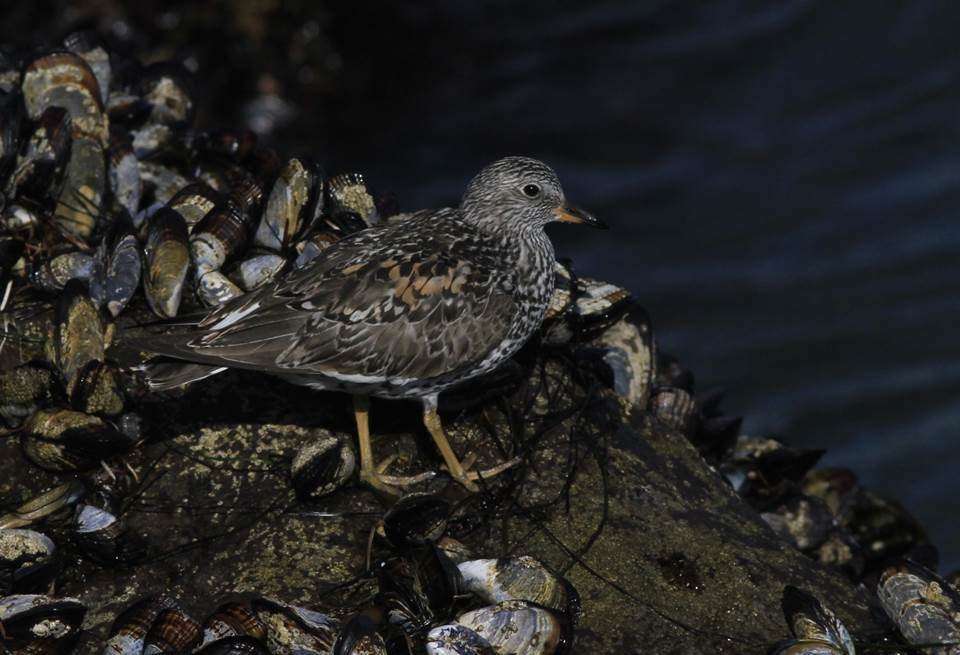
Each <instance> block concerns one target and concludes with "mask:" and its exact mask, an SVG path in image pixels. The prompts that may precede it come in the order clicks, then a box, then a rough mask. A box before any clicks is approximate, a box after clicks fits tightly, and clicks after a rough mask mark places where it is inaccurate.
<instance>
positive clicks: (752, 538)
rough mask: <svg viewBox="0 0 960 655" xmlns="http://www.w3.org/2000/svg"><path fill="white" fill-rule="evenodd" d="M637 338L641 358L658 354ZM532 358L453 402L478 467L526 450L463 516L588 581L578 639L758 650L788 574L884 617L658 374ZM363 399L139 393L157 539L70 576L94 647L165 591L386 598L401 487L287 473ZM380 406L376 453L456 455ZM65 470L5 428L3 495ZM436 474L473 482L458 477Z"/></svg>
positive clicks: (405, 469) (132, 514)
mask: <svg viewBox="0 0 960 655" xmlns="http://www.w3.org/2000/svg"><path fill="white" fill-rule="evenodd" d="M630 329H633V330H636V329H637V328H636V326H631V325H630V324H622V325H617V326H615V327H614V328H613V332H612V334H610V335H606V336H603V337H600V338H599V339H595V340H594V341H593V342H591V343H590V344H589V347H597V343H602V342H603V341H604V340H612V343H615V344H619V345H615V348H619V349H620V351H621V352H625V353H629V352H631V351H633V349H632V348H631V346H630V343H629V339H628V338H626V337H624V336H623V335H627V334H631V332H629V330H630ZM125 332H128V333H135V332H136V328H134V327H132V326H129V325H125V326H121V329H120V330H119V333H120V334H121V335H122V334H124V333H125ZM646 343H649V340H647V342H646ZM639 350H640V349H639V348H638V350H637V351H633V355H632V356H631V357H632V359H633V360H634V361H640V359H642V357H644V356H649V351H648V353H647V354H646V355H643V354H638V352H639ZM108 356H116V354H115V353H108ZM518 362H519V363H520V364H521V365H520V366H518V367H517V370H518V373H517V375H516V376H514V379H512V380H511V381H510V382H509V384H504V385H503V386H502V391H501V395H491V394H490V393H476V394H474V395H475V397H476V398H478V399H480V401H479V403H480V404H474V405H473V406H467V407H466V408H460V409H459V411H458V412H457V413H456V414H447V415H444V421H445V425H446V426H447V429H448V432H449V437H450V441H451V444H452V446H453V448H454V450H455V451H456V452H458V453H468V452H473V453H479V454H480V455H481V457H480V461H478V462H477V464H476V466H477V467H480V468H483V467H486V466H490V465H493V464H495V463H497V462H498V461H500V460H501V459H505V458H508V457H511V456H513V455H514V454H520V455H522V456H524V458H525V462H524V464H523V465H521V466H519V467H517V468H516V469H515V470H513V471H511V472H508V473H506V474H504V476H503V479H502V480H497V481H495V483H494V484H493V487H492V495H491V496H490V497H486V498H484V499H483V502H484V505H483V506H482V507H481V506H477V502H478V501H479V500H480V499H479V498H478V497H477V498H468V499H466V502H465V503H463V504H462V513H461V514H459V515H457V516H456V517H454V520H453V521H452V522H451V529H450V531H449V532H448V534H449V535H450V536H452V537H454V538H456V539H458V540H460V541H462V542H464V543H465V544H466V546H467V547H468V548H469V549H470V550H471V551H472V552H474V553H477V554H479V556H482V557H497V556H504V555H507V554H522V555H529V556H532V557H535V558H537V559H538V560H540V561H542V562H544V563H545V564H547V565H548V566H549V567H551V568H552V569H553V570H555V571H558V572H561V573H564V574H565V575H566V576H567V577H568V578H569V580H570V581H571V582H572V583H573V585H574V586H575V587H576V589H577V590H578V591H579V594H580V596H581V599H582V610H583V613H582V618H581V621H580V624H579V626H578V628H577V633H576V634H577V637H576V644H577V650H576V652H589V653H593V654H595V655H605V654H608V653H609V654H611V655H612V654H614V653H617V654H622V653H627V652H647V650H646V648H643V647H642V645H643V644H657V645H661V646H662V645H669V649H668V650H671V651H676V652H684V653H717V652H721V653H722V652H728V653H743V652H761V651H763V650H764V649H765V648H766V647H767V646H769V645H770V644H772V643H774V642H775V641H777V640H779V639H781V638H782V637H783V636H784V635H785V634H786V626H785V624H784V621H783V617H782V615H781V611H780V598H781V594H782V592H783V588H784V586H785V585H787V584H791V585H794V586H796V587H799V588H803V589H809V590H814V591H815V592H816V594H817V596H818V598H820V599H821V600H822V602H823V603H824V604H826V605H828V606H829V607H831V608H832V609H834V611H835V612H836V613H837V615H838V616H839V617H840V618H841V619H842V620H843V621H844V623H845V624H846V625H847V626H848V627H849V628H850V629H851V631H852V632H854V633H865V632H869V633H878V632H882V630H883V628H882V627H881V626H878V625H877V624H875V623H874V621H873V619H872V618H871V615H870V613H869V611H868V607H867V604H868V598H867V592H866V591H864V590H863V589H857V588H856V587H854V586H853V585H852V584H851V583H849V582H847V581H846V580H845V579H844V578H843V577H841V576H840V575H839V574H837V573H835V572H832V571H830V570H829V569H827V568H826V567H824V566H822V565H820V564H818V563H816V562H814V561H813V560H811V559H808V558H807V557H805V556H804V555H802V554H801V553H800V552H799V551H797V550H795V549H794V548H792V547H791V546H790V545H789V544H788V543H786V542H785V541H784V540H783V539H781V538H779V537H778V536H777V535H776V534H775V533H774V532H773V531H772V530H771V529H770V528H769V527H768V526H767V525H766V524H765V523H764V521H763V520H762V519H761V517H760V516H759V514H758V513H757V512H756V511H754V510H753V509H752V508H750V507H749V506H748V505H747V504H746V503H744V502H743V501H742V500H741V499H740V498H739V497H738V496H737V495H736V494H735V493H734V492H733V491H732V490H731V488H730V486H729V485H728V484H727V483H726V482H724V480H723V479H722V478H721V476H720V475H719V474H718V473H717V472H716V471H715V470H714V469H712V468H711V467H710V466H708V465H707V464H706V463H705V462H704V460H703V459H702V457H701V456H700V455H699V454H698V453H697V451H696V449H695V448H694V447H693V446H692V445H691V444H690V443H689V442H688V441H687V439H685V438H684V437H683V436H682V435H681V434H679V433H675V432H671V431H669V430H668V429H667V428H665V427H664V426H663V424H662V423H661V422H658V421H656V420H654V419H653V418H652V417H651V416H650V414H649V413H648V412H647V411H646V410H645V409H644V407H643V404H642V403H638V402H635V401H636V396H637V394H641V395H642V394H645V393H647V392H646V391H644V390H643V389H642V388H641V387H638V386H637V385H636V384H635V383H631V384H630V385H627V387H622V386H618V385H617V384H614V385H613V389H610V388H608V387H606V386H605V385H604V384H592V383H589V379H588V380H585V379H584V375H582V371H581V374H578V375H574V374H573V373H574V371H573V370H571V369H570V368H569V367H571V366H575V364H574V359H573V358H569V357H560V356H557V355H556V354H555V353H553V354H551V350H550V349H544V350H542V351H537V350H536V348H535V346H531V348H529V349H527V351H526V352H525V353H523V354H522V355H521V356H520V357H518ZM478 384H482V381H481V382H480V383H478ZM615 389H620V390H623V389H632V390H631V391H628V392H627V393H628V396H630V397H631V398H630V399H628V398H624V397H622V396H619V395H618V394H617V393H616V392H615ZM504 393H505V394H506V396H505V397H504V396H503V395H502V394H504ZM462 395H463V396H465V397H469V395H470V390H469V389H467V390H465V392H464V394H462ZM504 400H505V401H506V402H504ZM349 408H350V402H349V399H348V398H347V397H346V396H343V395H340V394H334V393H318V392H312V391H310V390H308V389H305V388H302V387H296V386H291V385H288V384H286V383H284V382H282V381H280V380H277V379H274V378H270V377H265V376H260V375H257V374H255V373H248V372H228V373H225V374H223V375H221V376H217V377H215V378H211V379H210V380H207V381H204V382H201V383H199V384H197V385H194V386H193V387H192V388H190V389H189V390H188V391H187V392H186V393H185V394H183V395H182V396H180V397H176V398H151V397H144V398H143V399H142V400H141V401H140V402H139V404H138V405H134V406H129V407H128V408H127V409H128V410H130V409H133V410H135V411H137V412H138V413H139V414H140V415H141V416H142V418H143V430H144V436H145V437H146V439H147V443H146V445H145V446H144V447H142V448H141V449H138V450H137V451H135V452H134V454H133V455H131V456H130V457H129V458H128V460H129V463H130V464H131V466H133V467H134V468H135V469H136V470H137V471H138V473H139V475H140V477H141V480H142V483H141V484H140V487H139V491H138V492H137V493H135V494H132V496H131V497H129V500H130V501H131V504H130V507H129V509H128V510H127V511H126V512H125V514H124V520H125V523H126V526H127V530H128V532H129V533H130V534H132V535H135V536H136V538H137V539H139V540H141V541H142V542H143V543H145V544H147V546H146V549H145V552H144V555H143V556H142V557H141V558H140V559H139V560H138V561H136V562H135V563H133V564H132V565H129V566H125V567H123V568H108V567H100V566H96V565H94V564H92V563H91V562H88V561H86V560H84V559H79V560H78V561H79V564H76V565H74V566H70V567H67V568H66V569H65V571H64V573H63V574H62V575H61V576H60V578H58V583H57V591H58V593H59V594H62V595H68V596H75V597H77V598H79V599H80V600H81V601H82V602H83V603H84V605H86V606H87V607H88V608H89V611H88V615H87V619H86V623H85V628H86V629H88V630H90V631H91V634H92V636H93V637H92V638H91V639H90V640H86V641H84V645H83V647H82V648H83V649H85V652H91V653H92V652H97V651H98V650H99V648H100V646H101V643H102V642H100V641H98V640H102V639H103V638H104V637H105V636H106V632H107V630H108V628H109V625H110V623H111V622H112V621H113V619H114V618H115V616H116V615H117V614H118V613H119V612H120V611H121V610H122V609H124V608H125V607H127V606H129V605H130V604H131V603H132V602H134V601H135V600H137V599H138V598H141V597H143V596H145V595H147V594H151V593H157V592H161V591H162V592H166V593H168V594H170V595H171V596H174V597H176V598H178V599H179V600H180V602H181V604H182V605H183V606H184V608H185V609H186V610H187V611H189V612H190V613H191V614H193V615H196V616H204V615H206V614H207V613H209V612H210V611H212V610H213V609H214V608H215V607H216V606H217V605H218V604H219V603H220V602H221V601H222V600H223V598H224V597H225V596H230V595H233V594H238V593H239V594H243V593H248V594H249V593H256V594H258V595H262V596H270V597H274V598H279V599H283V600H284V602H288V603H293V604H299V605H303V606H310V607H316V606H322V607H334V608H335V607H337V606H338V605H339V604H344V603H353V602H358V599H363V598H365V597H369V596H370V595H371V594H372V592H373V591H374V587H373V582H372V581H371V579H370V578H369V577H367V576H366V575H365V556H366V548H367V539H368V536H369V534H370V532H371V529H373V528H374V527H375V524H376V522H377V520H378V517H379V516H381V515H382V513H383V511H384V509H385V506H384V504H382V502H381V501H380V500H379V499H378V497H377V496H375V495H374V494H373V493H372V492H371V491H369V490H367V489H365V488H362V487H359V486H357V485H356V483H355V482H354V483H348V484H347V486H346V487H345V488H342V489H340V490H338V491H336V492H334V493H332V494H330V495H329V496H325V497H323V498H321V499H317V500H312V501H310V503H309V504H304V503H303V502H301V501H298V500H297V499H296V495H295V493H294V490H293V488H292V485H291V482H290V479H289V470H290V464H291V462H292V461H293V458H294V456H295V454H296V453H297V452H298V451H299V450H300V448H301V447H302V446H303V445H304V444H305V443H308V442H309V441H310V440H311V439H313V438H316V436H317V435H320V434H328V432H327V431H329V430H333V431H340V432H346V433H348V434H351V435H352V434H353V426H352V415H351V413H350V409H349ZM443 409H444V402H443V399H442V398H441V411H443ZM371 416H372V430H373V434H374V437H375V438H374V448H375V450H376V453H375V455H376V458H377V459H378V460H379V459H382V458H384V457H387V456H388V455H397V456H398V459H397V461H396V463H395V464H394V467H393V469H392V470H395V471H397V472H398V474H405V473H412V472H419V471H422V470H424V469H438V468H439V464H440V461H439V457H438V455H437V454H436V453H435V452H434V451H433V448H432V446H431V445H430V444H429V441H428V440H426V439H424V438H423V435H422V434H421V429H422V428H421V426H420V417H419V410H418V408H417V407H416V406H415V404H414V403H403V402H389V401H375V402H374V404H373V407H372V413H371ZM518 419H519V420H518ZM58 480H60V478H58V477H56V476H54V475H52V474H48V473H44V472H37V471H35V470H33V469H31V470H30V471H29V475H26V470H25V464H24V462H23V460H22V459H21V456H20V454H19V453H18V452H17V449H16V446H15V442H14V441H13V440H10V439H7V440H3V441H0V497H2V498H4V499H6V500H10V501H11V502H10V503H9V504H10V505H13V504H14V502H13V501H20V500H25V499H26V498H28V497H30V496H31V495H32V494H35V493H38V492H39V491H41V490H43V489H45V488H48V487H49V486H52V485H53V484H55V483H56V482H57V481H58ZM431 484H432V485H433V487H434V488H435V489H436V490H440V491H443V492H444V493H447V494H449V495H450V497H451V498H462V497H463V493H462V490H461V489H460V488H459V487H457V486H456V485H452V484H451V485H450V486H449V487H447V488H446V489H445V490H444V489H443V488H444V486H445V485H446V484H447V482H446V481H444V480H440V481H437V482H434V483H431ZM350 581H353V582H352V584H347V585H343V583H344V582H350ZM658 648H659V646H658ZM638 649H639V650H638Z"/></svg>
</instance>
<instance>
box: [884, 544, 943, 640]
mask: <svg viewBox="0 0 960 655" xmlns="http://www.w3.org/2000/svg"><path fill="white" fill-rule="evenodd" d="M877 596H878V597H879V598H880V604H881V605H882V606H883V609H884V611H886V613H887V616H889V617H890V620H891V621H893V623H894V624H895V625H896V626H897V627H898V628H899V630H900V634H902V635H903V636H904V638H905V639H906V640H907V641H908V642H909V643H911V644H939V643H943V644H945V643H952V644H955V643H957V642H960V593H958V592H957V590H956V589H955V588H954V587H953V585H951V584H950V583H949V582H947V581H946V580H944V579H943V578H941V577H940V576H939V575H937V574H936V573H934V572H933V571H931V570H930V569H928V568H926V567H924V566H921V565H920V564H917V563H915V562H911V561H909V560H902V561H900V562H898V563H895V564H892V565H890V566H888V567H887V568H885V569H884V570H883V573H882V574H881V575H880V582H879V584H878V585H877ZM954 648H955V646H954V647H952V648H942V649H937V650H934V651H932V652H935V653H944V654H946V653H954V652H955V650H954Z"/></svg>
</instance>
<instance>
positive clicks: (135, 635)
mask: <svg viewBox="0 0 960 655" xmlns="http://www.w3.org/2000/svg"><path fill="white" fill-rule="evenodd" d="M176 607H177V602H176V601H175V600H174V599H172V598H171V597H169V596H167V595H165V594H160V595H156V596H148V597H146V598H141V599H140V600H138V601H137V602H136V603H134V604H132V605H130V606H129V607H128V608H126V609H125V610H124V611H123V612H121V613H120V614H119V615H118V616H117V618H116V619H115V620H114V622H113V625H112V626H111V628H110V636H109V637H108V638H107V643H106V645H105V647H104V649H103V651H102V652H103V655H141V653H143V642H144V640H145V639H146V637H147V632H149V631H150V626H152V625H153V622H154V620H155V619H156V618H157V615H158V614H159V613H160V612H161V611H163V610H166V609H175V608H176Z"/></svg>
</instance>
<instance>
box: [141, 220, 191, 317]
mask: <svg viewBox="0 0 960 655" xmlns="http://www.w3.org/2000/svg"><path fill="white" fill-rule="evenodd" d="M146 227H147V240H146V245H145V247H144V258H145V266H144V272H143V287H144V293H145V295H146V296H147V302H148V303H149V304H150V308H151V309H152V310H153V312H154V313H155V314H156V315H157V316H159V317H161V318H173V317H174V316H176V315H177V311H178V310H179V308H180V299H181V298H182V296H183V283H184V280H186V277H187V271H188V270H189V268H190V249H189V245H188V236H187V224H186V222H184V220H183V217H182V216H181V215H180V214H179V213H177V212H175V211H173V210H172V209H169V208H168V207H162V208H160V209H159V210H158V211H157V212H156V213H154V214H153V215H152V216H151V217H150V218H149V220H148V221H147V226H146Z"/></svg>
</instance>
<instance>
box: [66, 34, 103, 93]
mask: <svg viewBox="0 0 960 655" xmlns="http://www.w3.org/2000/svg"><path fill="white" fill-rule="evenodd" d="M63 45H64V46H65V47H66V48H67V50H69V51H70V52H73V53H76V54H78V55H80V56H81V57H83V60H84V61H85V62H87V65H88V66H90V70H91V71H93V75H94V77H96V78H97V86H98V87H99V88H100V102H101V104H103V105H104V106H105V105H106V103H107V96H108V95H109V93H110V80H111V76H112V75H111V73H112V71H111V68H110V55H109V54H108V53H107V51H106V49H105V48H104V46H103V44H102V43H101V42H100V39H99V38H98V37H97V35H96V34H95V33H94V32H92V31H83V32H73V33H72V34H69V35H67V37H66V38H65V39H64V40H63Z"/></svg>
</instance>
